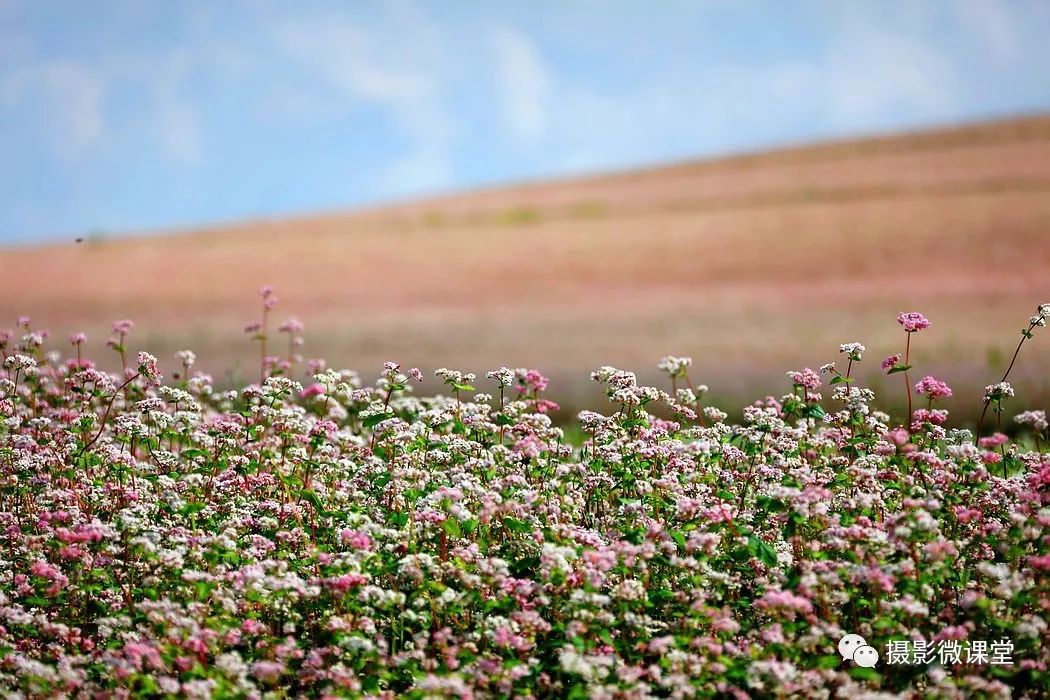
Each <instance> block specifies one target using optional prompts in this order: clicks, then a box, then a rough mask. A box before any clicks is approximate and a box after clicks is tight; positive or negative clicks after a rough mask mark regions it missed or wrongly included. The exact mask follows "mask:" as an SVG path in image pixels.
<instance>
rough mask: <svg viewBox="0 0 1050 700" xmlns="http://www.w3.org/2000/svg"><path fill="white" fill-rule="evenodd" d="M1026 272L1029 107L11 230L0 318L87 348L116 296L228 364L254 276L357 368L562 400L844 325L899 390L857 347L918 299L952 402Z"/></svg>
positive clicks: (1029, 288) (1030, 217) (241, 375)
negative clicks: (313, 202)
mask: <svg viewBox="0 0 1050 700" xmlns="http://www.w3.org/2000/svg"><path fill="white" fill-rule="evenodd" d="M1048 282H1050V117H1031V118H1023V119H1011V120H1005V121H997V122H990V123H982V124H976V125H970V126H963V127H952V128H943V129H935V130H926V131H920V132H915V133H909V134H903V135H897V136H886V137H879V138H870V139H859V140H850V141H838V142H833V143H826V144H817V145H812V146H806V147H799V148H790V149H783V150H776V151H771V152H767V153H755V154H749V155H742V156H737V157H728V158H720V159H715V160H704V161H696V162H683V163H679V164H676V165H670V166H667V167H657V168H649V169H643V170H634V171H626V172H620V173H616V174H611V175H607V176H596V177H587V178H580V179H565V180H553V181H548V182H537V183H532V184H524V185H520V186H513V187H505V188H496V189H489V190H481V191H476V192H472V193H468V194H461V195H454V196H448V197H441V198H433V199H425V200H420V201H415V202H409V203H405V204H400V205H395V206H384V207H380V208H373V209H365V210H361V211H352V212H348V213H332V214H326V215H318V216H311V217H301V218H289V219H284V220H272V221H258V222H249V223H244V224H239V225H233V226H223V227H217V228H202V229H199V230H192V231H180V232H174V233H167V234H162V235H153V236H149V237H131V238H106V237H100V236H97V235H96V236H88V237H87V239H86V240H84V241H83V242H82V243H79V244H78V243H76V242H74V241H73V240H68V241H63V242H59V243H53V244H48V245H42V246H29V247H23V248H14V249H9V250H5V251H3V253H2V255H0V318H5V319H12V320H13V319H14V317H15V316H17V315H19V314H28V315H30V316H32V317H33V319H34V320H35V321H36V324H37V325H38V326H42V327H47V328H49V329H50V330H51V331H52V333H53V336H52V337H53V339H54V340H53V342H54V343H55V344H56V345H57V346H60V347H63V346H64V345H65V343H64V338H65V337H66V336H67V335H68V333H69V332H71V331H74V330H85V331H86V332H87V333H88V335H89V337H90V341H91V342H90V346H92V347H93V352H94V354H102V355H105V354H107V353H108V351H107V350H106V349H105V348H104V341H105V340H106V338H107V337H108V336H109V324H110V322H111V321H113V320H115V319H118V318H124V317H128V318H132V319H134V320H135V322H136V323H137V328H136V330H135V331H134V333H133V334H132V336H131V338H132V342H131V343H130V346H131V347H132V348H140V347H142V348H149V349H150V350H152V351H155V352H158V353H159V354H160V355H161V356H162V357H163V359H164V360H165V364H167V365H168V367H169V369H171V368H173V367H174V365H175V363H174V361H173V359H172V353H174V352H175V351H176V350H179V349H181V348H184V347H188V348H192V349H193V350H195V351H196V352H197V354H198V356H199V357H200V365H201V367H202V368H204V369H206V370H209V371H212V372H214V373H216V375H217V376H219V377H224V376H225V378H226V380H227V381H249V380H250V379H251V378H252V377H253V376H254V373H255V371H256V369H255V368H256V364H255V363H256V354H255V352H256V351H255V349H254V348H253V346H252V345H251V343H250V342H249V340H248V338H247V337H246V336H245V335H244V334H243V332H242V327H243V326H244V325H245V324H246V323H248V322H250V321H252V320H254V319H255V318H256V317H257V316H258V310H257V307H258V299H257V297H256V290H257V289H258V288H259V287H260V285H262V284H271V285H273V286H274V287H275V288H276V290H277V293H278V296H279V297H280V304H279V305H278V307H277V309H276V311H275V316H274V319H275V321H276V322H280V321H281V320H282V319H283V318H285V317H286V316H296V317H298V318H300V319H301V320H302V321H303V322H304V323H305V326H306V333H305V335H306V344H305V346H304V347H303V349H302V351H303V354H304V355H305V356H306V357H314V356H323V357H326V358H327V359H328V360H329V361H330V362H331V363H332V364H333V365H337V366H347V367H353V368H357V369H359V370H361V371H362V373H363V374H364V375H365V376H367V377H370V376H373V375H374V374H375V373H377V370H378V368H379V366H380V365H381V363H382V362H384V361H385V360H390V359H392V360H396V361H399V362H401V363H403V364H405V365H406V366H420V367H422V368H425V369H426V370H433V369H434V368H436V367H444V366H448V367H455V368H460V369H467V370H474V371H477V372H479V373H481V372H483V371H484V370H487V369H493V368H496V367H499V366H500V365H509V366H526V365H527V366H530V367H532V366H535V367H538V368H540V369H542V370H544V371H545V372H547V373H548V374H550V375H551V376H552V377H553V379H554V381H555V383H554V385H553V393H554V395H555V397H556V398H558V399H561V400H562V401H563V402H565V403H567V405H569V406H572V407H578V406H582V405H592V404H594V403H595V402H597V401H600V399H601V397H600V396H599V394H598V392H597V390H596V389H595V388H594V387H593V386H592V385H590V383H589V382H588V381H587V377H588V373H589V372H590V371H591V370H592V369H595V368H597V367H598V366H599V365H602V364H613V365H617V366H621V367H624V368H630V369H633V370H636V371H638V372H639V374H641V375H643V376H645V377H646V378H648V379H651V380H653V381H658V377H657V376H656V371H655V364H656V362H657V361H658V360H659V358H660V357H661V356H662V355H663V354H668V353H671V354H678V355H690V356H692V357H694V359H695V361H696V370H695V372H694V378H695V380H697V381H700V382H703V383H706V384H708V385H709V386H710V387H711V390H712V394H713V396H714V398H715V400H716V401H717V402H719V403H723V404H724V405H729V406H739V405H740V404H741V403H742V402H745V401H749V400H753V399H756V398H761V397H762V396H764V395H765V394H766V393H769V392H774V393H777V394H779V393H781V392H782V391H786V389H787V385H786V380H785V379H784V372H785V371H786V370H789V369H796V368H800V367H802V366H807V365H808V366H811V367H814V368H815V367H818V366H819V365H821V364H823V363H825V362H831V361H835V360H837V359H838V344H839V343H842V342H849V341H860V342H862V343H864V344H865V345H866V346H867V348H868V353H867V355H866V356H865V359H864V361H863V363H862V366H861V368H860V376H861V377H862V378H863V379H864V381H866V382H869V383H871V384H872V385H874V386H876V387H878V388H880V389H884V391H885V392H886V395H887V397H888V398H889V399H891V400H897V399H900V398H901V397H902V395H903V392H902V387H900V386H898V385H899V384H900V383H901V382H902V381H903V380H902V379H901V378H900V377H899V376H896V377H892V378H882V377H880V373H879V372H878V364H879V362H880V361H881V359H882V358H883V357H885V356H886V355H888V354H891V353H894V352H899V351H901V350H902V349H903V340H904V333H902V332H901V330H900V327H899V326H898V325H897V324H896V322H895V316H896V314H897V312H899V311H908V310H918V311H921V312H923V313H925V314H926V315H927V316H928V317H929V318H930V319H931V320H932V322H933V326H932V328H931V329H930V330H928V331H925V332H923V333H921V334H919V336H917V337H916V338H915V341H916V342H915V343H914V364H915V365H916V371H915V374H916V377H915V378H914V380H917V379H918V378H920V377H921V375H922V374H923V373H927V372H928V373H933V374H935V375H937V376H938V377H942V378H944V379H946V380H948V381H949V382H950V383H951V384H952V385H953V386H955V387H956V396H955V398H953V399H952V400H950V401H949V405H950V406H951V407H953V408H955V409H956V410H958V411H962V412H964V413H968V412H972V411H973V409H974V408H975V407H977V406H978V405H979V396H980V387H982V386H983V385H984V384H986V383H990V382H991V381H992V380H993V379H997V375H998V374H1000V373H1001V370H1002V368H1003V367H1004V366H1005V362H1006V361H1008V360H1009V355H1010V353H1011V352H1012V350H1013V346H1014V344H1015V343H1016V341H1017V339H1018V337H1019V336H1018V330H1019V329H1020V328H1021V326H1022V325H1024V323H1025V321H1026V319H1027V318H1028V316H1029V315H1031V312H1032V311H1033V310H1034V308H1035V305H1036V304H1038V303H1040V302H1044V301H1047V300H1048V299H1050V283H1048ZM275 325H276V323H275ZM63 349H64V347H63ZM1048 360H1050V337H1048V338H1040V337H1037V338H1036V340H1035V341H1034V343H1033V345H1032V347H1031V348H1030V350H1029V351H1028V352H1027V353H1026V354H1025V355H1024V356H1023V357H1022V360H1021V363H1020V365H1019V366H1018V368H1017V370H1016V378H1017V379H1018V384H1019V385H1020V386H1021V388H1022V389H1021V394H1022V397H1021V399H1022V400H1025V401H1027V402H1029V403H1031V402H1034V404H1039V405H1041V404H1040V402H1042V401H1045V400H1046V398H1047V396H1048V395H1050V393H1048V392H1050V381H1048V374H1047V371H1046V367H1047V362H1048ZM226 372H232V374H229V375H225V374H224V373H226ZM890 379H892V380H895V381H890ZM484 385H485V382H484V381H482V382H481V386H482V387H483V386H484Z"/></svg>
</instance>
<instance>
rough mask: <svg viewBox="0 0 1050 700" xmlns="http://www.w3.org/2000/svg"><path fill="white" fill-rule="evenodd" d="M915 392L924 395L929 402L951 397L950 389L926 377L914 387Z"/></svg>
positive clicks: (936, 380) (937, 380)
mask: <svg viewBox="0 0 1050 700" xmlns="http://www.w3.org/2000/svg"><path fill="white" fill-rule="evenodd" d="M915 391H916V392H918V393H920V394H925V395H926V397H927V398H929V399H930V400H931V401H932V400H934V399H946V398H949V397H950V396H951V395H952V389H951V387H950V386H948V385H947V384H945V383H944V382H942V381H941V380H939V379H934V378H933V377H931V376H930V375H926V376H925V377H923V378H922V379H920V380H919V382H918V383H917V384H916V385H915Z"/></svg>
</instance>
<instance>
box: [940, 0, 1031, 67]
mask: <svg viewBox="0 0 1050 700" xmlns="http://www.w3.org/2000/svg"><path fill="white" fill-rule="evenodd" d="M956 7H957V10H958V13H959V18H960V19H961V20H962V22H963V24H964V25H966V26H967V27H968V28H969V29H970V30H971V31H973V32H974V33H975V34H977V36H978V37H980V38H981V40H982V41H983V43H984V45H985V46H986V47H988V49H989V50H990V52H991V54H992V55H993V56H994V57H995V58H997V59H1000V60H1004V61H1013V60H1016V59H1017V58H1018V57H1019V56H1020V54H1021V44H1020V39H1019V37H1018V32H1017V27H1016V26H1015V25H1014V20H1013V18H1012V17H1011V16H1010V14H1009V13H1008V12H1005V11H1004V7H1003V4H1002V3H1000V2H995V0H961V1H960V2H959V3H958V5H957V6H956Z"/></svg>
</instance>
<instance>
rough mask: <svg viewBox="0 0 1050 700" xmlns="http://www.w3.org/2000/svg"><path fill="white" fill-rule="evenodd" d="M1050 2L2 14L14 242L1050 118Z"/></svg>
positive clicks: (256, 2) (85, 7)
mask: <svg viewBox="0 0 1050 700" xmlns="http://www.w3.org/2000/svg"><path fill="white" fill-rule="evenodd" d="M1048 37H1050V3H1048V2H1045V1H1044V0H1014V1H996V0H958V1H954V2H948V1H938V0H922V1H915V2H908V1H905V0H880V1H873V2H865V1H863V0H850V1H849V2H843V1H830V0H829V1H827V2H815V1H813V2H807V1H798V2H782V1H781V2H778V1H772V0H771V1H769V2H759V1H748V0H740V1H734V0H706V1H705V0H695V1H692V2H679V1H676V0H660V1H655V0H637V1H636V2H620V1H617V0H575V1H574V0H565V1H562V2H555V1H553V0H551V1H545V0H527V1H526V0H522V1H521V2H476V1H472V2H467V1H462V2H459V1H456V0H445V1H443V2H425V1H423V0H418V1H412V0H403V1H398V0H394V1H391V2H366V1H359V2H350V1H346V2H294V3H292V2H268V1H267V0H252V1H251V2H236V1H233V0H226V1H224V2H206V1H205V0H200V1H199V2H179V1H178V0H167V1H165V2H126V1H121V0H114V1H110V2H92V1H84V2H58V1H50V0H0V162H2V166H0V243H21V242H32V241H36V240H45V239H48V238H55V237H60V236H66V235H79V234H82V233H85V232H88V231H92V230H101V231H106V232H109V233H117V232H125V231H137V230H144V229H157V228H172V227H184V226H190V225H193V224H197V223H202V222H214V221H226V220H238V219H243V218H249V217H264V216H275V215H282V214H289V213H297V212H310V211H316V210H330V209H339V208H344V207H350V206H355V205H361V204H367V203H371V202H381V201H386V200H391V199H397V198H403V197H406V196H411V195H416V194H421V193H433V192H442V191H449V190H456V189H463V188H470V187H475V186H479V185H486V184H493V183H499V182H505V181H516V180H522V179H533V178H541V177H546V176H551V175H564V174H572V173H580V172H590V171H599V170H603V169H610V168H624V167H630V166H633V165H638V164H647V163H654V162H661V161H667V160H677V159H683V158H689V157H693V156H699V155H707V154H719V153H725V152H732V151H738V150H750V149H759V148H763V147H765V146H768V145H773V144H782V143H786V142H794V141H808V140H817V139H822V138H826V137H834V136H842V135H850V134H862V133H869V132H882V131H892V130H895V129H900V128H906V127H915V126H922V125H929V124H937V123H941V122H954V121H966V120H972V119H979V118H984V117H990V116H996V115H1003V114H1016V113H1026V112H1034V111H1041V110H1045V109H1048V108H1050V69H1048V66H1050V40H1048Z"/></svg>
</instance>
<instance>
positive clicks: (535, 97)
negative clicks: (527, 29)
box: [489, 25, 552, 141]
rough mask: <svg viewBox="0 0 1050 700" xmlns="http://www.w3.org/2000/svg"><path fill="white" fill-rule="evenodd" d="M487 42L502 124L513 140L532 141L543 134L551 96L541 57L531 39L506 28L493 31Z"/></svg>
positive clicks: (545, 128) (549, 83)
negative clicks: (494, 64)
mask: <svg viewBox="0 0 1050 700" xmlns="http://www.w3.org/2000/svg"><path fill="white" fill-rule="evenodd" d="M489 42H490V45H491V47H492V49H493V51H494V54H495V58H496V66H495V69H496V80H497V82H498V88H499V92H500V99H501V103H502V109H503V115H504V120H505V121H506V123H507V126H508V127H509V129H510V132H511V134H512V135H514V136H515V137H516V138H518V139H520V140H525V141H535V140H536V139H538V138H539V137H541V136H542V135H543V134H544V132H545V131H546V130H547V121H548V114H549V101H550V98H551V93H552V86H551V83H552V80H551V77H550V72H549V70H548V68H547V66H546V65H545V63H544V60H543V56H542V55H541V53H540V50H539V48H538V47H537V46H536V44H535V43H534V42H533V41H532V39H530V38H529V37H528V36H527V35H526V34H524V33H522V32H520V31H518V30H517V29H514V28H513V27H509V26H506V25H497V26H496V27H494V28H493V29H492V30H491V34H490V37H489Z"/></svg>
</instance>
